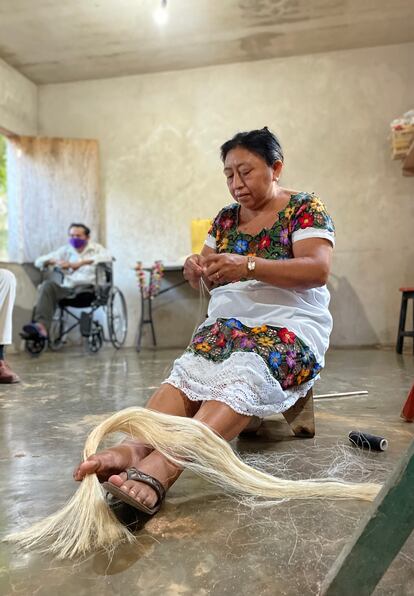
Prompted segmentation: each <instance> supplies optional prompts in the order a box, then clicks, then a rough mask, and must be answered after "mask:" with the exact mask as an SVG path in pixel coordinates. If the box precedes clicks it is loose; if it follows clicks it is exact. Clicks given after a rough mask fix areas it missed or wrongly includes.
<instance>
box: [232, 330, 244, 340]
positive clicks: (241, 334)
mask: <svg viewBox="0 0 414 596" xmlns="http://www.w3.org/2000/svg"><path fill="white" fill-rule="evenodd" d="M245 335H246V334H245V332H244V331H240V329H232V330H231V336H232V338H233V339H237V338H238V337H244V336H245Z"/></svg>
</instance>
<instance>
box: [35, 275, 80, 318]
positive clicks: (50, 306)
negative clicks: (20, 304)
mask: <svg viewBox="0 0 414 596" xmlns="http://www.w3.org/2000/svg"><path fill="white" fill-rule="evenodd" d="M38 292H39V294H38V298H37V302H36V306H35V310H34V316H33V321H34V322H36V323H38V322H39V323H43V325H44V326H45V327H46V329H47V330H49V327H50V324H51V322H52V319H53V315H54V313H55V310H56V308H57V307H58V304H59V301H60V300H63V298H74V297H75V296H76V294H77V293H78V292H79V288H66V287H64V286H61V285H59V284H57V283H56V282H55V281H50V280H46V281H44V282H43V283H42V284H41V285H40V286H39V288H38Z"/></svg>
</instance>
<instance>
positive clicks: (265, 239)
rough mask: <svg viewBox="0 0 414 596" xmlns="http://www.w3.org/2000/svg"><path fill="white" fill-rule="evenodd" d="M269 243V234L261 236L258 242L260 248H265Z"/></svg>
mask: <svg viewBox="0 0 414 596" xmlns="http://www.w3.org/2000/svg"><path fill="white" fill-rule="evenodd" d="M269 245H270V236H263V238H262V239H261V240H260V242H259V248H260V250H263V249H264V248H267V247H268V246H269Z"/></svg>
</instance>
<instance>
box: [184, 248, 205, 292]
mask: <svg viewBox="0 0 414 596" xmlns="http://www.w3.org/2000/svg"><path fill="white" fill-rule="evenodd" d="M205 261H206V259H205V257H203V256H202V255H190V256H189V257H187V259H186V261H185V263H184V271H183V274H184V279H186V280H187V281H188V283H189V284H190V286H191V287H192V288H194V289H196V290H198V286H199V282H200V279H201V278H202V276H203V273H204V266H205Z"/></svg>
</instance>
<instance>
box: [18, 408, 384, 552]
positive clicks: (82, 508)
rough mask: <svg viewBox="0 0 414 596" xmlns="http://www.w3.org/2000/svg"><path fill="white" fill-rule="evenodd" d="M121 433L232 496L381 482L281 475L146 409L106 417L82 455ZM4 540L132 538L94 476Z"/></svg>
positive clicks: (32, 544)
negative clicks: (49, 511)
mask: <svg viewBox="0 0 414 596" xmlns="http://www.w3.org/2000/svg"><path fill="white" fill-rule="evenodd" d="M114 432H122V433H125V434H126V435H129V436H132V437H133V438H134V439H137V440H138V441H142V442H143V443H146V444H149V445H152V446H153V447H154V448H155V449H156V450H157V451H159V452H161V453H162V454H164V455H165V456H166V457H167V458H168V459H169V460H170V461H172V462H174V463H175V464H178V465H179V466H181V467H183V468H188V469H190V470H192V471H193V472H195V473H196V474H199V475H201V476H203V477H205V478H207V479H208V480H210V481H211V482H214V483H216V484H219V485H220V486H222V487H223V488H224V489H225V490H227V491H230V492H232V493H234V494H236V495H239V496H240V495H244V496H254V497H261V498H262V499H268V500H269V501H270V500H274V499H310V498H322V499H329V498H339V499H348V498H355V499H363V500H366V501H372V500H373V499H374V498H375V496H376V495H377V493H378V491H379V490H380V488H381V487H380V485H379V484H370V483H366V484H352V483H346V482H338V481H336V480H329V479H328V480H313V479H312V480H284V479H282V478H277V477H274V476H271V475H269V474H266V473H265V472H261V471H259V470H256V469H254V468H252V467H250V466H248V465H247V464H245V463H244V462H242V461H241V460H240V459H239V458H238V457H237V455H236V454H235V453H234V452H233V450H232V449H231V447H230V445H229V444H228V443H227V442H226V441H224V440H223V439H221V438H220V437H219V436H218V435H216V434H215V433H214V432H213V431H212V430H210V429H209V428H208V427H207V426H206V425H204V424H202V423H201V422H198V421H197V420H194V419H192V418H184V417H183V418H182V417H179V416H170V415H168V414H161V413H160V412H155V411H152V410H149V409H145V408H127V409H125V410H121V411H120V412H118V413H116V414H114V415H113V416H110V417H109V418H108V419H107V420H104V421H103V422H102V423H101V424H99V425H98V426H97V427H96V428H95V429H94V430H93V431H92V432H91V433H90V435H89V436H88V438H87V440H86V443H85V448H84V453H83V455H84V459H86V458H87V457H89V456H90V455H93V454H94V453H96V451H97V450H98V447H99V444H100V443H101V441H102V440H103V439H104V438H105V437H107V436H108V435H109V434H111V433H114ZM6 540H8V541H12V542H16V543H18V544H19V545H20V546H22V547H26V548H42V549H43V550H45V551H47V552H51V553H53V554H54V555H56V556H57V557H58V558H60V559H66V558H68V559H72V558H74V557H78V556H83V555H86V554H88V553H90V552H93V551H97V550H99V549H102V548H104V549H107V550H112V549H113V548H115V547H116V545H117V544H118V543H120V542H122V541H128V542H133V541H134V540H135V538H134V536H133V534H131V533H130V532H129V531H128V530H127V528H126V527H125V526H123V525H122V524H121V523H120V522H119V521H118V520H117V519H116V517H115V516H114V515H113V514H112V512H111V511H110V509H109V508H108V506H107V505H106V503H105V496H104V490H103V489H102V487H101V485H100V483H99V481H98V479H97V477H96V475H94V474H93V475H90V476H87V477H86V478H85V480H83V481H82V483H81V485H80V488H79V489H78V490H77V492H76V493H75V495H74V496H73V497H72V498H71V499H70V501H69V502H68V503H67V505H66V506H65V507H64V508H63V509H62V510H61V511H58V512H57V513H55V514H54V515H51V516H49V517H47V518H45V519H44V520H43V521H40V522H38V523H36V524H34V525H33V526H31V527H30V528H28V529H27V530H23V531H22V532H18V533H14V534H11V535H9V536H7V537H6Z"/></svg>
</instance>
